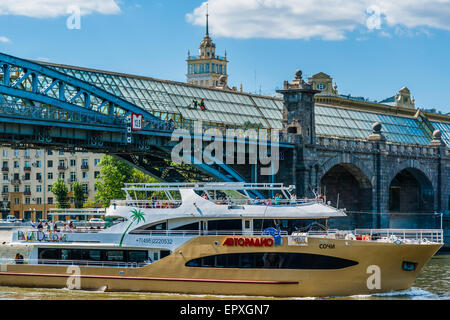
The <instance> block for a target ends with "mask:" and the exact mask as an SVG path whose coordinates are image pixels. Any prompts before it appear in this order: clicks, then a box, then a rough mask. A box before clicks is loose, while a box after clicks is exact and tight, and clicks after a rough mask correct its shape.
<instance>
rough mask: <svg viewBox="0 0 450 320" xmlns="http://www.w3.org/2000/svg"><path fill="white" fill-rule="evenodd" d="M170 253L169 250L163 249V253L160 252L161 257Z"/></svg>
mask: <svg viewBox="0 0 450 320" xmlns="http://www.w3.org/2000/svg"><path fill="white" fill-rule="evenodd" d="M168 255H170V251H169V250H161V253H160V254H159V256H160V259H162V258H164V257H167V256H168Z"/></svg>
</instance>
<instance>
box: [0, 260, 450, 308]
mask: <svg viewBox="0 0 450 320" xmlns="http://www.w3.org/2000/svg"><path fill="white" fill-rule="evenodd" d="M225 299H231V300H246V299H251V300H255V299H276V298H273V297H265V298H261V297H248V296H245V297H243V296H214V295H186V294H169V293H167V294H164V293H116V292H103V291H101V290H100V291H80V290H68V289H27V288H12V287H0V300H225ZM290 299H299V300H302V299H308V300H311V299H318V300H323V299H330V300H380V299H381V300H450V253H448V252H446V253H443V254H437V255H435V256H434V257H433V258H432V259H431V260H430V261H429V262H428V263H427V264H426V265H425V267H424V268H423V269H422V271H421V273H420V274H419V277H418V278H417V279H416V281H415V283H414V285H413V286H412V288H411V289H408V290H405V291H400V292H392V293H384V294H376V295H359V296H350V297H329V298H320V299H319V298H313V297H310V298H295V297H293V298H290ZM283 300H286V298H283Z"/></svg>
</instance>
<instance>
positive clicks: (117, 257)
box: [106, 250, 124, 261]
mask: <svg viewBox="0 0 450 320" xmlns="http://www.w3.org/2000/svg"><path fill="white" fill-rule="evenodd" d="M106 260H107V261H124V260H123V251H116V250H114V251H107V252H106Z"/></svg>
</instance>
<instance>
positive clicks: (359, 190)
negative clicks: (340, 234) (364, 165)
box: [320, 162, 373, 212]
mask: <svg viewBox="0 0 450 320" xmlns="http://www.w3.org/2000/svg"><path fill="white" fill-rule="evenodd" d="M322 169H324V167H322ZM322 172H324V174H323V175H322V177H321V179H320V185H321V190H322V193H323V194H324V195H325V197H326V201H330V202H331V205H332V206H338V207H339V208H346V209H347V211H355V212H365V211H372V209H373V207H372V182H371V175H369V174H367V171H366V170H364V169H361V168H360V167H358V166H356V165H355V164H353V163H348V162H341V163H336V164H334V165H333V166H331V167H330V168H326V171H325V170H322Z"/></svg>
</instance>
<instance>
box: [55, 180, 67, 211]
mask: <svg viewBox="0 0 450 320" xmlns="http://www.w3.org/2000/svg"><path fill="white" fill-rule="evenodd" d="M51 192H53V194H54V195H55V197H56V207H57V208H58V209H67V208H70V202H69V196H68V195H69V189H68V188H67V186H66V184H65V183H64V180H63V179H58V181H56V183H54V184H53V186H52V189H51Z"/></svg>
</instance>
